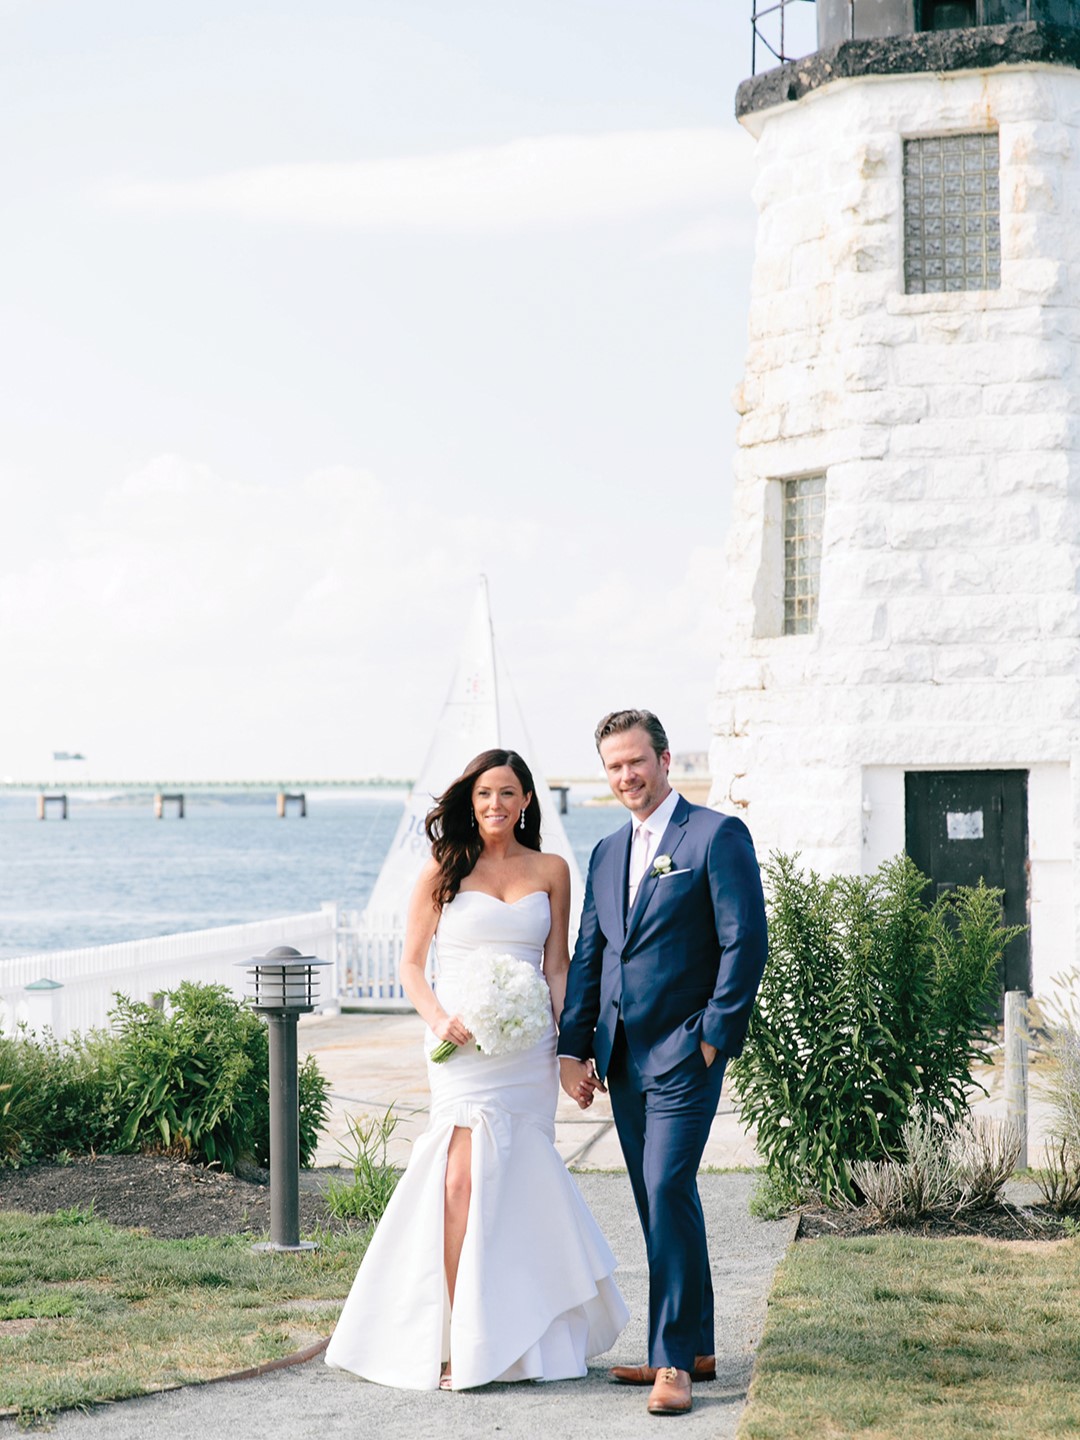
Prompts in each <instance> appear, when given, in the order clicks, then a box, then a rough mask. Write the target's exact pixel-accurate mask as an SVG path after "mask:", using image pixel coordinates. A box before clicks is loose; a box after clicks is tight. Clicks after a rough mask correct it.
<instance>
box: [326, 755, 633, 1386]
mask: <svg viewBox="0 0 1080 1440" xmlns="http://www.w3.org/2000/svg"><path fill="white" fill-rule="evenodd" d="M426 829H427V835H428V839H429V840H430V841H431V849H432V856H431V859H430V860H429V861H428V862H427V864H426V865H425V867H424V869H423V871H422V873H421V875H420V879H419V881H418V882H417V885H416V889H415V891H414V892H413V896H412V900H411V902H410V905H409V915H408V923H407V928H406V933H405V946H404V951H403V953H402V959H401V982H402V985H403V986H404V988H405V992H406V994H407V995H408V997H409V999H410V1000H411V1001H412V1003H413V1005H414V1006H415V1007H416V1010H417V1011H418V1012H419V1014H420V1016H421V1017H422V1019H424V1020H425V1021H426V1022H427V1027H428V1029H427V1035H426V1038H425V1049H426V1052H427V1054H428V1056H429V1057H430V1054H431V1051H432V1050H433V1049H434V1048H435V1046H436V1045H437V1044H439V1042H441V1041H444V1040H448V1041H451V1042H452V1043H453V1044H455V1045H458V1046H460V1047H461V1048H460V1049H459V1050H457V1051H455V1053H454V1054H453V1055H452V1056H451V1058H450V1059H449V1060H446V1061H445V1062H443V1063H442V1064H435V1063H433V1062H432V1061H431V1060H430V1058H429V1060H428V1080H429V1082H430V1086H431V1115H430V1120H429V1123H428V1128H427V1130H426V1131H425V1132H424V1134H423V1135H422V1136H420V1138H419V1139H418V1140H417V1141H416V1143H415V1145H414V1146H413V1150H412V1156H411V1158H410V1160H409V1166H408V1169H407V1170H406V1172H405V1174H404V1176H403V1177H402V1179H401V1181H400V1183H399V1184H398V1187H397V1189H396V1191H395V1192H394V1196H393V1198H392V1200H391V1201H390V1204H389V1206H388V1207H387V1210H386V1214H385V1215H384V1216H383V1219H382V1222H381V1223H380V1225H379V1227H378V1229H377V1230H376V1231H375V1234H374V1236H373V1237H372V1240H371V1244H370V1245H369V1247H368V1250H367V1253H366V1255H365V1256H364V1261H363V1264H362V1265H361V1266H360V1270H359V1272H358V1274H357V1276H356V1280H355V1282H354V1284H353V1287H352V1290H351V1291H350V1293H349V1297H348V1299H347V1301H346V1302H345V1308H344V1309H343V1310H342V1313H341V1319H340V1320H339V1321H338V1324H337V1328H336V1329H335V1331H334V1334H333V1338H332V1339H331V1341H330V1345H329V1348H328V1349H327V1352H326V1361H327V1364H328V1365H333V1366H336V1367H338V1368H340V1369H344V1370H352V1371H354V1372H355V1373H356V1374H357V1375H362V1376H364V1377H365V1378H366V1379H368V1380H376V1381H378V1382H379V1383H380V1384H383V1385H395V1386H399V1387H401V1388H403V1389H409V1390H435V1389H454V1390H463V1389H467V1388H469V1387H471V1386H474V1385H484V1384H487V1382H488V1381H491V1380H565V1379H570V1378H572V1377H576V1376H581V1375H584V1374H585V1373H586V1360H587V1359H589V1358H591V1357H592V1356H594V1355H600V1354H602V1353H603V1352H604V1351H605V1350H608V1349H610V1347H611V1346H612V1345H613V1344H614V1342H615V1339H616V1337H617V1336H618V1334H619V1332H620V1331H621V1330H622V1329H623V1327H624V1326H625V1324H626V1322H627V1320H628V1319H629V1312H628V1311H627V1309H626V1306H625V1304H624V1303H623V1298H622V1296H621V1295H620V1293H619V1291H618V1288H617V1287H616V1285H615V1283H614V1281H613V1280H612V1278H611V1277H612V1272H613V1271H614V1269H615V1259H614V1256H613V1255H612V1253H611V1250H610V1249H609V1248H608V1245H607V1242H606V1241H605V1240H604V1237H603V1235H602V1234H601V1233H600V1230H599V1227H598V1226H597V1224H596V1222H595V1220H594V1219H593V1217H592V1215H591V1213H590V1211H589V1209H588V1207H587V1206H586V1204H585V1202H584V1200H583V1199H582V1198H581V1195H580V1193H579V1191H578V1189H577V1186H576V1185H575V1184H574V1181H573V1180H572V1179H571V1177H570V1175H569V1174H568V1173H567V1170H566V1167H565V1166H564V1164H563V1162H562V1161H561V1160H560V1158H559V1155H558V1152H557V1151H556V1149H555V1146H554V1143H553V1142H554V1137H555V1104H556V1100H557V1097H558V1076H557V1070H556V1061H555V1026H556V1024H557V1022H558V1019H559V1015H560V1014H561V1012H562V1007H563V999H564V997H565V994H566V972H567V969H568V968H569V964H570V957H569V954H568V950H567V930H568V922H569V911H570V874H569V870H568V868H567V865H566V862H565V860H563V859H561V858H560V857H559V856H557V855H544V854H542V853H541V851H540V805H539V802H538V801H537V799H536V795H535V792H534V786H533V779H532V775H531V774H530V773H529V769H528V767H527V765H526V764H525V762H524V760H522V759H521V757H520V755H517V754H516V753H515V752H514V751H512V750H485V751H484V752H483V754H481V755H478V756H477V757H476V759H475V760H473V761H472V762H471V763H470V764H469V765H468V767H467V768H466V770H465V772H464V774H462V775H461V776H459V778H458V779H457V780H455V781H454V782H453V784H452V785H450V786H449V788H448V789H447V790H446V792H445V794H443V795H442V797H441V798H440V799H439V800H438V802H437V803H436V805H435V808H434V809H433V810H432V811H431V812H430V813H429V815H428V817H427V824H426ZM432 939H434V941H435V952H436V959H437V977H438V978H437V981H436V984H437V992H436V991H434V990H432V988H431V986H430V985H429V984H428V982H427V980H426V978H425V968H426V962H427V956H428V950H429V948H430V945H431V942H432ZM479 951H496V952H498V953H500V954H506V953H509V954H512V955H514V956H515V957H517V958H518V959H523V960H527V961H528V962H529V963H530V964H531V965H533V966H535V967H536V968H537V970H541V967H542V974H543V976H544V978H545V980H546V981H547V984H548V988H549V989H550V991H551V1008H552V1017H553V1018H552V1022H551V1023H550V1024H549V1026H548V1030H547V1034H546V1035H544V1036H543V1038H542V1039H541V1040H540V1041H539V1042H538V1043H537V1044H535V1045H533V1046H532V1048H531V1049H528V1050H524V1051H518V1052H516V1053H513V1054H498V1055H486V1054H483V1053H481V1052H480V1051H479V1050H478V1049H477V1048H476V1046H475V1045H474V1044H471V1043H470V1042H471V1041H472V1038H473V1037H472V1035H471V1034H470V1032H469V1030H468V1028H467V1026H466V1024H465V1021H464V1020H463V1019H462V1018H461V1016H460V1015H459V1014H458V1013H457V1005H458V1000H457V995H458V990H459V987H460V985H461V982H462V979H463V977H464V975H465V974H466V973H467V971H468V969H469V965H470V963H471V962H472V961H473V960H474V958H475V956H476V955H477V953H478V952H479Z"/></svg>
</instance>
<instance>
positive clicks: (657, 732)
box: [594, 710, 671, 759]
mask: <svg viewBox="0 0 1080 1440" xmlns="http://www.w3.org/2000/svg"><path fill="white" fill-rule="evenodd" d="M626 730H644V731H645V734H646V735H648V737H649V743H650V745H651V746H652V747H653V749H654V750H655V751H656V755H657V759H659V757H660V756H661V755H663V753H664V751H665V750H670V749H671V746H670V745H669V744H668V738H667V735H666V734H665V733H664V727H663V725H661V724H660V721H659V720H658V719H657V718H656V716H655V715H654V714H653V713H652V711H651V710H612V712H611V714H610V715H605V716H604V718H603V719H602V720H601V721H600V724H599V725H597V727H596V735H595V737H594V738H595V740H596V748H597V750H599V749H600V742H601V740H606V739H607V738H608V736H609V735H621V734H622V733H623V732H624V731H626Z"/></svg>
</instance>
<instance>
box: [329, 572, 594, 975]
mask: <svg viewBox="0 0 1080 1440" xmlns="http://www.w3.org/2000/svg"><path fill="white" fill-rule="evenodd" d="M493 749H504V750H516V751H517V753H518V754H519V755H520V756H521V757H522V759H523V760H524V761H525V763H526V764H527V765H528V767H529V769H530V770H531V771H532V774H533V779H534V781H535V783H536V795H537V799H538V800H539V802H540V812H541V820H540V833H541V843H542V845H543V848H544V849H545V850H546V851H549V852H551V853H553V854H556V855H561V856H562V857H563V859H564V860H565V861H566V862H567V864H568V865H569V867H570V916H571V931H572V933H571V944H573V939H574V934H573V932H575V931H576V928H577V917H578V915H579V914H580V913H581V903H582V881H581V871H580V868H579V867H578V864H577V860H576V859H575V857H574V852H573V851H572V850H571V848H570V842H569V840H568V839H567V838H566V830H565V829H564V827H563V823H562V820H561V819H560V817H559V811H558V807H557V806H556V804H555V801H554V799H553V797H552V794H551V791H550V790H549V789H548V786H547V781H546V780H545V779H544V768H543V766H542V764H541V763H540V760H539V757H538V756H537V753H536V750H535V748H534V747H533V744H532V741H531V740H530V738H529V734H528V731H527V730H526V728H525V721H524V717H523V716H522V713H521V707H520V705H519V704H518V701H517V697H516V696H515V694H514V691H513V686H512V685H511V683H510V678H509V675H508V673H507V671H506V668H505V666H504V665H503V663H502V660H501V658H500V656H499V655H498V652H497V649H496V646H495V637H494V633H493V630H492V625H491V607H490V602H489V599H488V588H487V580H486V579H485V578H484V577H483V576H481V579H480V585H479V589H478V591H477V596H476V603H475V605H474V606H473V611H472V616H471V618H470V620H469V623H468V626H467V627H466V630H465V637H464V641H463V644H462V647H461V651H460V654H459V656H458V662H457V667H456V669H455V671H454V678H453V680H452V682H451V685H450V692H449V694H448V695H447V697H446V704H445V705H444V706H443V710H442V714H441V715H440V717H439V721H438V724H437V725H436V727H435V735H434V738H433V740H432V742H431V748H430V749H429V751H428V754H427V758H426V759H425V761H424V764H423V767H422V768H421V770H420V774H419V775H418V777H417V779H416V782H415V784H414V785H413V787H412V790H411V791H410V792H409V798H408V801H407V802H406V805H405V813H404V814H403V815H402V817H401V822H400V824H399V825H398V828H397V833H396V834H395V836H394V841H393V844H392V845H391V846H390V850H389V853H388V854H387V857H386V859H385V861H384V862H383V867H382V869H381V870H380V871H379V876H378V879H377V880H376V881H375V886H374V889H373V890H372V892H371V898H370V899H369V901H368V904H367V908H366V910H365V911H364V916H363V919H362V922H361V935H360V949H361V951H362V952H363V951H365V949H366V950H367V951H368V952H370V953H371V954H372V956H373V957H375V958H372V959H371V960H370V961H369V962H366V963H365V961H364V959H363V956H362V955H361V956H360V957H358V961H359V963H358V965H357V967H356V969H355V971H354V973H353V975H352V977H351V983H350V984H349V985H348V986H347V987H346V988H347V989H348V990H349V991H351V992H352V994H353V997H354V998H356V999H360V1000H366V1001H368V1002H369V1003H376V1002H379V1001H381V1002H382V1003H386V1002H388V1001H389V1002H391V1003H393V1002H394V1001H395V1000H397V999H398V998H399V997H400V989H399V988H398V986H397V975H396V962H397V956H398V955H400V938H399V937H400V936H401V935H402V934H403V932H404V919H405V912H406V910H407V908H408V903H409V896H410V895H411V894H412V891H413V887H414V886H415V884H416V880H417V876H418V875H419V873H420V869H421V867H422V865H423V863H424V861H425V859H426V858H427V856H428V855H429V854H430V853H431V851H430V846H429V844H428V840H427V836H426V835H425V833H424V820H425V819H426V817H427V814H428V811H429V810H430V809H431V808H432V806H433V805H434V803H435V798H436V797H437V796H439V795H441V794H442V792H443V791H444V790H445V789H446V787H447V786H448V785H449V784H450V782H451V780H453V779H454V778H455V777H456V776H458V775H460V774H461V772H462V771H463V770H464V768H465V766H466V765H467V764H468V762H469V761H470V760H471V759H472V758H473V756H474V755H477V754H479V753H480V751H481V750H493ZM365 932H366V933H367V935H368V936H369V937H370V938H369V940H368V941H367V942H365V940H364V934H365ZM376 951H377V952H378V953H377V957H376V956H375V952H376ZM389 967H392V968H393V971H394V973H393V975H392V977H391V976H390V975H387V974H386V973H385V972H386V970H387V969H388V968H389ZM365 972H366V973H365ZM376 972H378V973H376ZM391 992H392V993H391ZM342 998H348V997H347V996H343V997H342Z"/></svg>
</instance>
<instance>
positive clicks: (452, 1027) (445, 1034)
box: [431, 1010, 473, 1045]
mask: <svg viewBox="0 0 1080 1440" xmlns="http://www.w3.org/2000/svg"><path fill="white" fill-rule="evenodd" d="M431 1029H432V1032H433V1034H435V1035H437V1036H438V1038H439V1039H440V1040H449V1041H450V1043H451V1045H467V1044H468V1043H469V1041H470V1040H471V1039H472V1038H473V1037H472V1031H471V1030H470V1029H469V1028H468V1027H467V1026H466V1024H465V1021H464V1020H462V1018H461V1016H460V1015H447V1013H446V1011H445V1010H442V1011H440V1012H439V1014H438V1015H437V1016H436V1017H435V1019H434V1020H433V1021H432V1022H431Z"/></svg>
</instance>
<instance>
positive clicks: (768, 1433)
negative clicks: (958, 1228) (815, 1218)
mask: <svg viewBox="0 0 1080 1440" xmlns="http://www.w3.org/2000/svg"><path fill="white" fill-rule="evenodd" d="M1077 1434H1080V1240H1065V1241H1060V1242H1057V1243H1054V1244H989V1243H984V1242H981V1241H978V1240H942V1239H936V1240H929V1239H921V1238H906V1237H904V1236H898V1235H895V1234H893V1235H883V1236H875V1237H872V1238H863V1239H857V1240H854V1239H853V1240H833V1239H821V1240H814V1241H809V1242H802V1243H800V1244H798V1245H796V1246H794V1247H793V1249H792V1250H791V1251H790V1253H789V1254H788V1256H787V1257H786V1259H785V1260H784V1262H783V1264H782V1266H781V1268H780V1271H779V1273H778V1276H777V1280H776V1284H775V1287H774V1289H773V1292H772V1296H771V1298H770V1301H769V1311H768V1318H767V1322H766V1327H765V1334H764V1338H763V1340H762V1344H761V1348H760V1350H759V1352H758V1358H757V1364H756V1367H755V1371H754V1380H753V1383H752V1385H751V1389H750V1403H749V1405H748V1407H747V1410H746V1412H745V1414H744V1416H743V1421H742V1425H741V1426H740V1429H739V1437H740V1440H795V1437H799V1440H805V1437H814V1440H834V1437H847V1436H859V1437H865V1440H988V1437H994V1440H997V1437H1007V1436H1017V1437H1024V1440H1042V1437H1048V1436H1055V1437H1060V1436H1070V1437H1071V1436H1075V1435H1077Z"/></svg>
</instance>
